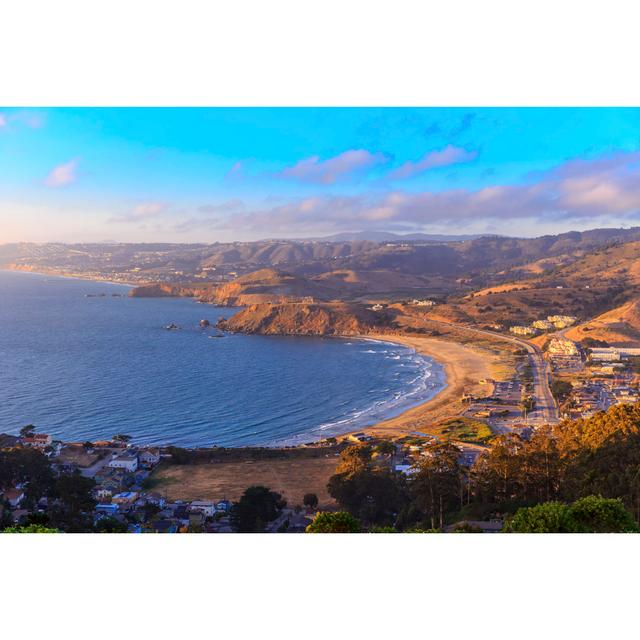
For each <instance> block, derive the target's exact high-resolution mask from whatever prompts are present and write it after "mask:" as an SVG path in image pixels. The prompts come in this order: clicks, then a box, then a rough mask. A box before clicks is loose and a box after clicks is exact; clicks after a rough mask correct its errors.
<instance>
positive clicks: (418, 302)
mask: <svg viewBox="0 0 640 640" xmlns="http://www.w3.org/2000/svg"><path fill="white" fill-rule="evenodd" d="M411 304H414V305H415V306H416V307H434V306H435V304H436V303H435V302H434V301H433V300H412V301H411Z"/></svg>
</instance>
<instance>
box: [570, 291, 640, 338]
mask: <svg viewBox="0 0 640 640" xmlns="http://www.w3.org/2000/svg"><path fill="white" fill-rule="evenodd" d="M565 335H566V336H567V338H569V339H571V340H575V341H576V342H580V341H582V340H585V339H586V338H592V339H594V340H604V341H605V342H607V343H608V344H609V345H610V346H612V347H637V346H639V345H640V300H638V299H635V300H631V301H630V302H627V303H626V304H623V305H622V306H620V307H616V308H615V309H611V310H610V311H607V312H606V313H603V314H601V315H599V316H597V317H595V318H593V319H591V320H589V321H588V322H584V323H582V324H580V325H578V326H576V327H572V328H571V329H569V330H568V331H567V332H566V333H565Z"/></svg>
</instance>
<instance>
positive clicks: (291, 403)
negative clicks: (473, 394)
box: [0, 271, 445, 447]
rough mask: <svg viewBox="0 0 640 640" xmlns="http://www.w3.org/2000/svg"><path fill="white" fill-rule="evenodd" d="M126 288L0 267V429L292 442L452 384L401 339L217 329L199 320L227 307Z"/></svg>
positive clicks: (186, 440) (150, 439)
mask: <svg viewBox="0 0 640 640" xmlns="http://www.w3.org/2000/svg"><path fill="white" fill-rule="evenodd" d="M128 290H129V287H127V286H124V285H118V284H110V283H101V282H100V283H98V282H90V281H83V280H77V279H71V278H59V277H54V276H45V275H39V274H32V273H16V272H8V271H0V432H6V433H17V432H18V430H19V428H20V427H21V426H22V425H25V424H29V423H32V424H35V425H36V426H37V427H38V428H39V430H41V431H43V432H46V433H51V434H52V435H54V436H56V437H58V438H61V439H64V440H70V441H82V440H87V439H89V440H91V439H95V440H97V439H102V438H109V437H111V436H113V435H114V434H116V433H127V434H130V435H131V436H132V437H133V441H134V442H138V443H141V444H142V443H145V444H176V445H179V446H185V447H195V446H210V445H214V444H215V445H220V446H248V445H276V444H295V443H300V442H307V441H311V440H315V439H318V438H321V437H326V436H329V435H333V434H339V433H344V432H346V431H350V430H354V429H359V428H362V427H364V426H366V425H370V424H374V423H375V422H377V421H379V420H380V419H381V418H384V417H390V416H392V415H397V414H398V413H400V412H401V411H403V410H405V409H406V408H408V407H410V406H413V405H416V404H418V403H420V402H422V401H424V400H426V399H428V398H430V397H431V396H433V395H434V394H435V393H436V392H437V391H438V390H440V389H441V388H442V387H443V385H444V384H445V383H444V374H443V370H442V367H441V366H440V365H439V364H438V363H437V362H434V361H433V360H431V359H429V358H425V357H422V356H419V355H418V354H416V353H415V352H414V351H412V350H411V349H409V348H406V347H403V346H399V345H395V344H390V343H381V342H376V341H370V340H356V339H351V340H350V339H337V338H312V337H272V336H251V335H239V334H235V335H231V334H227V335H225V336H224V337H221V338H217V337H213V336H215V335H216V334H218V333H219V332H218V331H216V330H215V329H214V328H213V327H211V328H209V329H205V330H203V329H201V328H200V327H199V321H200V319H203V318H205V319H207V320H209V321H210V322H211V324H215V321H216V319H217V318H218V317H220V316H225V317H228V316H229V315H230V314H231V313H233V310H232V309H220V308H215V307H212V306H209V305H203V304H197V303H196V302H195V301H194V300H191V299H185V298H130V297H127V292H128ZM102 294H104V295H102ZM113 294H120V295H119V296H118V295H115V296H114V295H113ZM169 323H175V324H177V325H178V326H179V327H180V329H179V330H175V331H168V330H166V329H165V328H164V327H165V326H166V325H168V324H169Z"/></svg>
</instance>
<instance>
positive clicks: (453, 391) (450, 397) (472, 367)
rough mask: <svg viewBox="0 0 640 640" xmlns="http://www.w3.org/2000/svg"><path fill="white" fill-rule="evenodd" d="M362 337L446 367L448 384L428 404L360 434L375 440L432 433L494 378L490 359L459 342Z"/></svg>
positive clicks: (459, 410) (423, 403) (409, 337)
mask: <svg viewBox="0 0 640 640" xmlns="http://www.w3.org/2000/svg"><path fill="white" fill-rule="evenodd" d="M361 337H363V338H367V339H371V340H378V341H381V342H382V341H386V342H393V343H395V344H398V345H401V346H408V347H410V348H412V349H414V350H415V351H416V353H418V354H420V355H423V356H428V357H429V358H432V359H433V360H435V361H436V362H438V363H439V364H440V365H441V366H442V367H443V368H444V373H445V385H444V386H443V387H442V388H441V389H440V390H439V391H438V392H437V393H435V394H434V395H433V396H432V397H431V398H429V399H428V400H426V401H425V402H422V403H420V404H418V405H417V406H414V407H410V408H408V409H406V410H405V411H403V412H402V413H400V414H399V415H397V416H393V417H390V418H386V419H384V420H381V421H379V422H378V423H376V424H375V425H371V426H369V427H364V428H362V429H359V430H358V431H357V432H364V433H365V434H367V435H370V436H374V437H389V436H392V437H398V436H404V435H410V434H412V433H416V432H420V433H428V431H429V427H430V426H431V425H433V424H435V423H438V422H441V421H442V420H445V419H447V418H449V417H453V416H455V415H459V414H460V413H461V408H462V394H463V393H469V392H472V393H473V392H478V391H480V390H481V389H482V388H483V387H485V385H483V384H481V383H480V382H479V381H480V380H482V379H491V378H492V375H491V370H490V368H489V364H488V362H487V358H486V356H485V355H483V354H481V353H480V352H479V350H477V349H474V348H472V347H469V346H466V345H462V344H460V343H457V342H451V341H447V340H442V339H439V338H427V337H414V336H405V335H394V336H387V335H385V334H371V335H366V336H361ZM357 432H355V431H349V432H347V433H344V434H341V435H340V436H338V437H348V436H350V435H352V434H353V433H357Z"/></svg>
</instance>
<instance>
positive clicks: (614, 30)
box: [0, 0, 640, 106]
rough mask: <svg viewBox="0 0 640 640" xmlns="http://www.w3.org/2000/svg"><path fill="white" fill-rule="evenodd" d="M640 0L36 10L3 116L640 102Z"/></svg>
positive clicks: (372, 0)
mask: <svg viewBox="0 0 640 640" xmlns="http://www.w3.org/2000/svg"><path fill="white" fill-rule="evenodd" d="M638 11H639V10H638V5H637V2H633V1H632V0H608V1H607V2H606V3H605V2H602V1H598V2H594V1H593V0H581V1H577V0H564V1H563V2H558V0H537V1H536V2H533V1H522V0H520V1H518V2H514V1H513V0H483V1H482V2H478V1H477V0H447V2H429V1H426V0H393V2H391V1H390V0H368V1H367V2H364V1H356V0H350V1H349V0H323V1H322V2H320V1H317V0H316V1H312V0H311V1H307V2H301V1H300V0H269V1H264V0H235V1H234V2H213V1H211V0H182V1H181V2H175V1H173V0H171V1H167V0H135V1H132V0H108V1H107V0H93V1H92V2H86V0H57V1H56V2H51V1H50V0H40V1H37V0H21V1H20V2H12V3H5V4H4V5H3V8H2V13H1V15H0V18H1V21H2V36H1V37H0V62H1V67H0V69H1V70H0V80H1V81H0V104H4V105H5V106H10V105H18V106H35V105H41V106H43V105H44V106H46V105H65V106H69V105H95V104H99V105H153V104H162V105H165V106H168V105H228V106H237V105H258V106H264V105H385V106H386V105H399V106H409V105H431V106H435V105H443V106H453V105H474V106H486V105H501V106H506V105H637V104H639V103H640V83H638V82H637V80H636V78H637V73H638V70H637V58H638V37H637V25H638Z"/></svg>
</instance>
